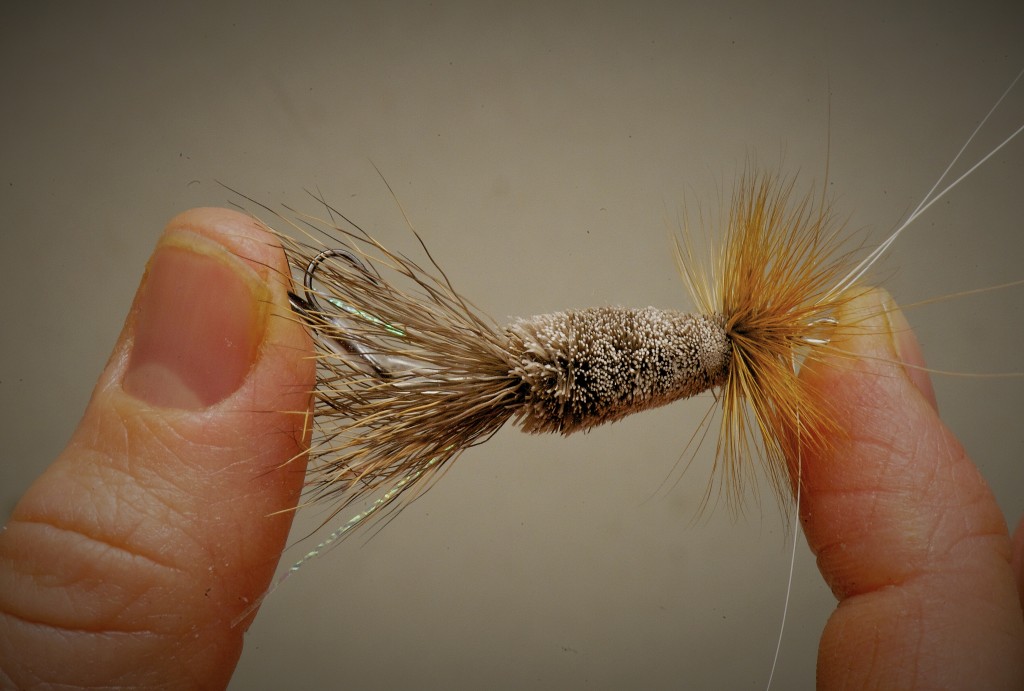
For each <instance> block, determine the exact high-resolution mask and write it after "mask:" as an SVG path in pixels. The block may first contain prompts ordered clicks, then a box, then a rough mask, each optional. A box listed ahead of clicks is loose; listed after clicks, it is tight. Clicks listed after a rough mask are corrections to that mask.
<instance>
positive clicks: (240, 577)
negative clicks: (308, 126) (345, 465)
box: [0, 209, 315, 685]
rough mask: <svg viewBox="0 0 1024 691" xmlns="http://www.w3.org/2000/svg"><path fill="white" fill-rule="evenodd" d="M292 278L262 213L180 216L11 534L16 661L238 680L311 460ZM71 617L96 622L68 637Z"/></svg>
mask: <svg viewBox="0 0 1024 691" xmlns="http://www.w3.org/2000/svg"><path fill="white" fill-rule="evenodd" d="M287 287H288V274H287V262H286V259H285V257H284V254H283V251H282V250H281V248H280V245H279V243H278V242H277V238H276V237H275V236H274V234H273V233H272V232H270V231H268V230H267V229H266V228H265V227H263V226H262V225H261V224H260V223H259V222H257V221H255V220H254V219H252V218H250V217H248V216H246V215H244V214H240V213H237V212H233V211H229V210H224V209H196V210H192V211H188V212H185V213H183V214H180V215H178V216H176V217H175V218H174V219H172V220H171V222H170V223H169V224H168V226H167V229H166V231H165V233H164V235H163V236H162V237H161V239H160V241H159V243H158V245H157V249H156V250H155V251H154V255H153V258H152V259H151V261H150V265H149V267H148V269H147V273H146V275H145V276H144V278H143V281H142V284H141V285H140V289H139V293H138V294H137V296H136V300H135V302H134V304H133V306H132V311H131V313H130V314H129V317H128V319H127V320H126V323H125V327H124V330H123V332H122V335H121V337H120V339H119V341H118V344H117V346H116V347H115V350H114V354H113V356H112V357H111V359H110V361H109V362H108V365H107V368H106V369H105V371H104V373H103V374H102V375H101V378H100V381H99V383H98V384H97V387H96V389H95V391H94V393H93V398H92V400H91V401H90V404H89V407H88V408H87V410H86V413H85V415H84V417H83V419H82V421H81V423H80V424H79V427H78V429H77V430H76V431H75V433H74V435H73V437H72V441H71V442H70V444H69V445H68V448H67V449H66V450H65V451H64V453H63V454H62V455H61V456H60V457H59V458H58V459H57V460H56V461H55V462H54V463H53V465H52V466H51V467H50V468H49V469H48V470H47V471H46V473H45V474H44V475H43V476H42V477H40V478H39V479H38V480H37V481H36V482H35V483H34V484H33V486H32V487H31V488H30V490H29V491H28V492H27V493H26V495H25V496H24V497H23V499H22V500H21V502H19V504H18V506H17V507H16V508H15V510H14V512H13V516H12V520H11V521H10V523H9V524H8V526H6V530H4V531H3V532H2V534H0V564H2V565H3V568H0V611H2V612H4V613H6V614H8V615H10V616H9V617H7V618H6V621H7V622H14V624H13V625H12V626H10V627H8V629H7V630H6V634H5V635H6V638H5V641H6V642H7V643H10V642H11V641H16V642H17V641H20V642H19V643H17V645H15V649H20V650H22V651H24V654H23V655H22V656H21V659H19V661H18V664H19V665H21V668H24V669H28V670H29V671H30V672H31V671H32V670H33V669H36V670H38V669H45V670H46V671H47V673H48V674H52V675H53V676H52V677H51V678H50V682H52V683H54V684H58V683H62V680H63V681H66V682H67V683H69V684H71V683H72V682H75V683H78V682H81V681H82V680H83V679H85V677H82V676H80V675H78V671H80V670H79V668H78V666H77V665H76V664H75V663H74V660H76V659H82V658H83V657H89V658H90V659H91V660H92V661H93V662H92V666H91V667H90V668H89V670H92V672H90V673H95V674H98V675H99V676H95V677H89V678H88V679H86V681H88V682H89V683H92V682H97V680H99V679H101V678H102V677H104V676H106V677H107V678H119V679H122V680H124V681H125V683H127V682H128V681H129V680H131V679H136V680H139V679H143V676H144V677H145V678H146V679H156V678H159V677H160V675H161V674H166V675H167V676H166V678H167V679H173V678H174V675H176V674H178V675H185V676H184V677H183V678H193V679H223V680H224V681H225V683H226V679H227V675H229V674H230V671H231V669H233V667H234V664H235V662H236V661H237V658H238V655H239V654H240V650H241V641H242V634H243V633H244V627H233V626H232V621H233V620H234V619H235V617H237V616H238V614H239V613H240V612H242V611H243V610H244V609H245V608H246V607H247V606H248V604H249V603H251V602H252V601H254V600H255V599H256V598H257V597H258V596H259V595H260V594H261V593H262V592H263V590H264V589H265V588H266V586H267V585H268V583H269V582H270V580H271V578H272V576H273V572H274V569H275V567H276V564H277V562H278V559H279V558H280V554H281V550H282V549H283V546H284V542H285V540H286V538H287V533H288V530H289V527H290V524H291V519H292V513H291V511H290V510H289V509H291V508H294V506H295V505H296V503H297V501H298V497H299V493H300V490H301V486H302V482H303V476H304V464H305V456H304V452H305V449H306V448H307V446H308V435H309V427H310V425H309V420H310V418H309V413H308V411H309V405H310V391H312V388H313V383H314V377H315V360H314V359H313V357H312V348H311V341H310V338H309V335H308V333H307V332H306V330H305V329H304V328H303V327H302V325H301V324H300V323H299V320H297V319H296V318H295V317H294V315H292V313H291V311H290V308H289V303H288V296H287ZM24 622H34V624H33V625H28V624H26V623H24ZM68 629H73V630H76V631H80V632H83V633H82V635H80V636H76V637H74V638H73V640H72V641H71V642H70V643H68V642H67V641H63V642H58V641H61V640H62V634H61V632H62V631H65V630H68ZM91 631H96V632H99V634H100V638H101V637H102V635H103V632H104V631H113V632H120V633H122V634H123V635H119V636H116V637H115V640H114V642H113V643H111V642H110V641H109V640H106V641H100V638H98V637H95V636H92V635H90V634H89V632H91ZM72 643H73V644H72ZM5 645H6V644H5ZM84 649H88V650H89V651H91V652H89V653H88V654H86V653H84V652H83V650H84ZM162 650H165V651H173V654H164V653H162V652H161V651H162ZM9 652H10V651H9V650H6V649H5V650H0V653H9ZM34 654H38V656H37V657H35V658H33V655H34ZM76 656H78V657H76ZM140 660H149V661H151V662H152V663H153V664H152V665H151V666H150V667H149V668H147V665H143V664H140ZM181 660H187V661H188V665H187V667H188V669H185V668H183V667H181ZM153 661H160V663H159V664H157V663H156V662H153ZM33 662H35V663H36V666H35V667H33V666H32V665H33ZM76 670H78V671H76ZM100 670H102V672H101V671H100ZM143 673H144V674H143ZM109 675H114V676H109ZM139 675H143V676H139ZM188 675H195V676H194V677H188ZM171 685H174V684H171Z"/></svg>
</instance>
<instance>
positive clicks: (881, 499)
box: [800, 291, 1024, 688]
mask: <svg viewBox="0 0 1024 691" xmlns="http://www.w3.org/2000/svg"><path fill="white" fill-rule="evenodd" d="M837 317H838V319H839V322H840V326H839V327H838V330H837V337H836V338H834V339H833V341H832V344H831V345H832V348H831V349H830V350H831V352H830V354H828V355H825V356H822V357H820V358H817V359H815V360H812V361H811V362H810V363H808V366H806V367H804V368H803V370H802V372H801V375H800V376H801V380H802V381H803V382H804V383H805V384H806V385H807V386H809V387H811V388H812V389H813V390H814V391H816V392H819V393H820V395H821V396H822V397H823V398H824V399H826V400H827V401H828V402H829V404H830V405H831V407H832V410H831V413H832V414H833V415H834V416H835V420H837V421H839V422H840V424H841V425H842V428H843V433H842V434H841V435H837V436H836V438H835V439H834V442H833V443H831V444H828V445H824V446H823V447H822V448H821V449H814V450H813V451H814V452H815V453H811V454H808V455H807V457H806V458H805V459H804V465H803V480H804V482H803V487H804V492H803V495H802V498H801V504H802V506H801V519H802V521H803V525H804V532H805V535H806V537H807V542H808V545H809V546H810V548H811V550H812V551H813V552H814V553H815V555H816V557H817V560H818V566H819V569H820V570H821V573H822V576H823V577H824V579H825V580H826V582H827V583H828V584H829V586H830V587H831V588H832V590H833V592H834V593H835V595H836V597H837V598H838V599H839V601H840V602H839V607H838V608H837V610H836V612H835V613H834V614H833V615H832V617H831V618H830V619H829V622H828V625H827V626H826V629H825V632H824V634H823V636H822V644H821V647H820V649H819V670H818V672H819V684H821V685H822V686H831V685H836V684H843V683H845V684H849V685H852V686H855V687H859V686H879V687H885V688H901V687H904V686H906V685H907V684H914V683H919V684H923V685H926V686H927V685H928V684H929V683H932V682H934V681H935V680H937V679H942V678H945V679H946V680H947V681H949V683H951V684H953V686H956V685H957V684H961V683H963V684H965V685H969V684H968V682H969V681H970V680H972V679H973V680H974V681H973V682H970V683H975V682H978V681H980V680H995V681H996V683H997V685H998V684H1003V683H1006V682H1007V680H1016V681H1017V682H1019V681H1020V679H1021V676H1020V675H1021V673H1022V670H1021V665H1020V664H1019V662H1020V660H1019V659H1018V658H1019V657H1020V655H1019V654H1020V652H1021V650H1022V643H1024V627H1022V620H1021V614H1020V609H1019V600H1018V593H1017V587H1016V585H1015V584H1014V579H1013V575H1012V571H1011V569H1010V564H1009V562H1010V545H1009V540H1008V536H1007V534H1006V524H1005V521H1004V519H1003V516H1002V513H1001V512H1000V510H999V508H998V506H997V505H996V503H995V500H994V498H993V496H992V493H991V491H990V490H989V488H988V486H987V485H986V483H985V481H984V480H983V478H982V477H981V475H980V473H979V472H978V471H977V469H976V468H975V467H974V465H973V463H972V462H971V460H970V458H969V457H968V456H967V454H966V452H965V451H964V449H963V447H962V446H961V445H960V443H959V442H958V441H957V440H956V438H955V437H954V435H953V434H952V433H951V432H950V431H949V429H948V428H946V426H945V425H944V424H943V423H942V421H941V420H940V419H939V417H938V414H937V410H936V407H935V403H934V401H935V399H934V393H933V391H932V388H931V385H930V382H929V381H928V380H927V374H926V372H925V370H923V369H921V368H923V367H924V361H923V358H922V357H921V353H920V347H919V346H918V345H917V343H916V340H915V339H914V337H913V334H912V332H911V331H910V328H909V326H908V325H907V324H906V320H905V319H904V318H903V317H902V314H901V313H900V312H899V310H898V308H896V307H895V304H894V303H892V301H891V298H889V297H888V295H887V294H886V293H884V292H881V291H866V292H865V293H864V294H862V295H860V296H858V297H857V298H856V299H854V300H853V301H851V302H850V303H849V304H848V305H847V306H846V308H845V309H844V310H842V311H841V312H840V313H839V314H838V315H837ZM922 655H923V656H924V658H923V659H924V661H923V662H922ZM908 670H909V672H908ZM915 675H916V676H915ZM943 675H946V676H945V677H944V676H943Z"/></svg>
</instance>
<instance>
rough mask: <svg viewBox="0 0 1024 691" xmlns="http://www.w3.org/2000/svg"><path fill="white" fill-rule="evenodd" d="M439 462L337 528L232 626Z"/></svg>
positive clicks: (401, 482) (430, 463) (407, 478)
mask: <svg viewBox="0 0 1024 691" xmlns="http://www.w3.org/2000/svg"><path fill="white" fill-rule="evenodd" d="M450 449H451V447H448V449H445V450H446V451H448V450H450ZM439 460H440V459H439V458H438V457H437V456H435V457H434V458H431V459H430V460H429V461H427V463H426V464H424V466H423V467H422V468H420V469H418V470H417V471H415V472H413V473H409V474H408V475H406V476H405V477H403V478H402V479H401V480H399V481H398V482H397V483H395V486H394V487H392V488H391V489H389V490H388V491H387V492H385V493H384V494H383V495H382V496H380V497H378V498H377V499H376V500H375V501H374V502H373V504H372V505H371V506H370V508H368V509H367V510H366V511H363V512H361V513H357V514H356V515H355V516H353V517H352V518H350V519H348V521H346V522H345V524H344V525H341V526H339V527H338V528H335V529H334V530H333V531H332V532H331V534H330V535H328V536H327V537H326V538H324V540H323V542H321V543H320V544H318V545H317V546H316V547H314V548H313V549H311V550H310V551H309V552H307V553H306V554H305V556H303V557H302V558H301V559H299V560H298V561H297V562H295V563H294V564H292V565H291V566H289V567H288V570H287V571H285V572H284V573H283V574H281V577H280V578H278V579H277V580H276V581H275V582H274V583H273V584H272V585H271V586H270V587H269V588H267V591H266V592H265V593H263V594H262V595H260V596H259V597H258V598H257V599H256V601H255V602H253V603H252V604H251V605H249V606H248V607H246V608H245V609H244V610H242V613H241V614H239V615H238V616H237V617H235V618H234V619H233V620H232V621H231V626H237V625H238V624H239V623H241V622H242V620H243V619H245V618H246V617H247V616H249V615H250V614H252V613H253V612H255V611H256V609H257V608H258V607H259V606H260V605H261V604H262V603H263V601H264V600H265V599H267V597H269V596H270V594H271V593H272V592H274V591H275V590H277V588H278V587H279V586H280V585H281V584H282V583H284V582H285V581H286V580H288V577H289V576H291V575H292V574H293V573H295V572H296V571H298V570H299V569H301V568H302V565H303V564H305V563H306V562H307V561H309V560H310V559H314V558H316V557H317V556H319V555H320V553H321V552H322V551H323V550H324V549H326V548H327V547H329V546H330V545H331V544H332V543H334V542H337V541H338V540H339V539H341V538H342V537H343V536H344V535H345V534H346V533H348V531H350V530H352V529H353V528H355V527H356V526H358V525H359V524H360V523H362V522H363V521H365V520H366V519H367V518H369V517H370V516H372V515H373V514H375V513H377V511H379V510H380V509H382V508H384V507H385V506H387V505H388V504H390V503H391V502H392V501H393V500H394V499H395V497H397V496H398V495H399V493H401V491H402V490H403V489H405V488H406V487H408V486H409V485H410V484H412V483H413V482H415V481H416V480H418V479H419V478H420V477H422V476H423V473H425V472H427V471H428V470H430V468H432V467H433V466H435V465H436V464H437V462H438V461H439Z"/></svg>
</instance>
